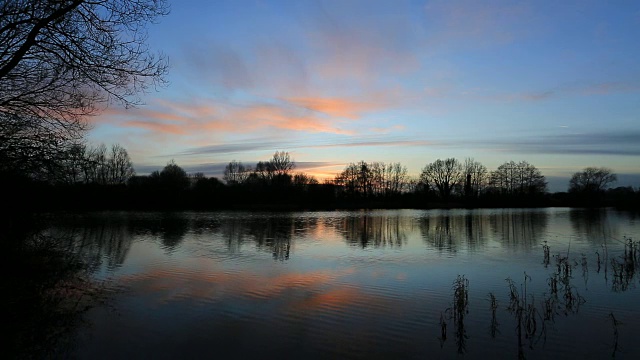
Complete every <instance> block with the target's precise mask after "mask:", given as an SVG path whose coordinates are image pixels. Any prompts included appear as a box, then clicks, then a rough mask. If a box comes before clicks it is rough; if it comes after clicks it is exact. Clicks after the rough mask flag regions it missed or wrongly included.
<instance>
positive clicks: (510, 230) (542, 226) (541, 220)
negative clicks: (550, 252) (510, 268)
mask: <svg viewBox="0 0 640 360" xmlns="http://www.w3.org/2000/svg"><path fill="white" fill-rule="evenodd" d="M548 221H549V214H548V213H547V212H546V211H544V210H542V211H537V210H504V211H501V212H498V213H496V214H495V215H492V216H491V217H490V220H489V222H490V224H491V229H492V231H493V232H494V234H495V236H496V237H497V238H499V239H501V241H502V243H503V245H506V246H508V247H511V248H519V249H531V248H532V247H534V246H538V245H539V244H540V243H541V242H542V240H541V239H542V237H543V235H544V234H545V233H546V231H547V223H548Z"/></svg>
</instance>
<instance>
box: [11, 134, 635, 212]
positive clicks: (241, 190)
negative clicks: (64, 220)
mask: <svg viewBox="0 0 640 360" xmlns="http://www.w3.org/2000/svg"><path fill="white" fill-rule="evenodd" d="M55 168H56V169H57V171H56V172H55V173H50V172H47V174H48V176H47V177H44V178H43V177H39V176H34V177H29V176H25V177H24V178H23V179H28V181H27V182H23V184H31V185H30V189H28V188H23V191H25V192H27V191H28V192H31V193H32V194H39V195H38V196H37V199H32V201H31V203H34V202H35V203H40V204H42V203H43V201H42V200H43V199H48V201H46V203H48V204H49V205H43V206H44V207H45V208H56V207H60V208H79V209H101V208H105V209H112V208H119V209H189V208H191V209H313V208H320V209H333V208H362V207H377V208H399V207H410V208H432V207H504V206H508V207H529V206H605V205H620V206H627V207H633V206H634V200H637V199H638V196H639V195H640V189H638V190H635V189H633V188H620V187H619V188H615V189H610V187H611V185H612V184H613V183H615V181H616V175H615V174H614V173H613V172H612V171H611V170H610V169H606V168H594V167H589V168H585V169H584V170H582V171H579V172H576V173H575V174H573V176H572V177H571V179H570V181H569V184H568V190H567V192H562V193H555V194H551V193H549V192H548V187H547V181H546V178H545V176H544V175H543V174H542V173H541V171H540V170H539V169H538V168H536V167H535V166H534V165H532V164H530V163H528V162H527V161H519V162H515V161H508V162H505V163H503V164H501V165H500V166H498V167H497V168H496V169H495V170H493V171H489V170H488V169H487V167H486V166H485V165H483V164H481V163H480V162H478V161H477V160H475V159H472V158H467V159H465V160H464V161H459V160H458V159H455V158H447V159H437V160H435V161H433V162H431V163H428V164H426V165H425V166H424V167H423V168H422V171H421V172H420V174H419V175H418V176H410V175H409V172H408V170H407V167H406V166H404V165H403V164H402V163H400V162H395V163H384V162H366V161H360V162H357V163H349V164H347V165H346V166H345V167H344V169H343V170H342V171H341V172H340V173H338V174H336V175H335V176H334V177H333V178H330V179H325V180H323V181H322V182H321V181H319V180H318V179H317V178H316V177H314V176H313V175H310V174H307V173H304V172H300V171H296V163H295V161H294V160H293V159H292V158H291V155H290V154H289V153H288V152H285V151H276V152H275V153H274V154H273V156H272V157H271V158H270V159H268V160H265V161H259V162H257V163H256V164H255V165H253V166H250V165H245V164H244V163H243V162H241V161H237V160H232V161H230V162H229V163H228V164H227V165H226V166H225V169H224V174H223V176H222V179H218V178H216V177H207V176H205V175H204V174H203V173H192V174H189V173H187V172H186V171H185V170H184V169H183V168H182V167H181V166H179V165H178V164H177V163H176V162H175V161H173V160H171V161H170V162H169V163H167V165H166V166H164V167H163V168H162V169H158V170H156V171H154V172H152V173H151V174H149V175H136V174H135V171H134V168H133V164H132V162H131V159H130V158H129V155H128V153H127V150H126V149H125V148H124V147H123V146H121V145H119V144H114V145H112V146H110V147H107V146H106V145H104V144H100V145H97V146H85V145H83V146H75V147H73V148H72V149H71V154H70V155H69V156H67V157H65V158H64V160H63V161H61V162H60V163H59V164H57V165H56V166H55ZM33 189H39V191H33ZM53 204H55V205H53Z"/></svg>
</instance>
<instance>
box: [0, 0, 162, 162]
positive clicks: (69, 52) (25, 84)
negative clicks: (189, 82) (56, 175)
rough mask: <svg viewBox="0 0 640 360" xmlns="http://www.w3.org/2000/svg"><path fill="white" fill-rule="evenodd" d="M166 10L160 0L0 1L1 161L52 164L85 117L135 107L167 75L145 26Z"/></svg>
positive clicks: (83, 125)
mask: <svg viewBox="0 0 640 360" xmlns="http://www.w3.org/2000/svg"><path fill="white" fill-rule="evenodd" d="M167 12H168V7H167V5H166V2H165V1H164V0H91V1H89V0H12V1H2V2H0V124H2V125H0V140H2V143H3V146H2V147H0V157H2V158H0V160H15V161H20V162H22V163H29V162H31V163H34V164H35V165H34V166H36V167H37V166H40V165H41V164H39V163H38V161H39V162H45V163H47V162H50V161H53V160H56V158H57V157H60V156H63V155H64V154H66V149H67V148H69V147H71V146H73V144H75V143H78V142H79V141H80V139H81V138H82V136H83V135H84V131H85V130H86V122H85V116H87V115H92V114H95V113H97V112H98V110H100V108H102V107H104V106H106V105H108V104H109V103H111V102H116V103H120V104H121V105H124V106H125V107H128V106H131V105H135V104H139V103H140V102H141V100H140V98H139V95H140V93H142V92H144V91H145V90H147V89H148V88H149V86H152V85H158V84H161V83H162V78H163V76H164V74H165V73H166V70H167V63H166V61H165V59H164V58H163V57H162V56H158V55H154V54H152V53H150V52H149V49H148V47H147V46H146V39H147V34H146V28H145V25H146V24H147V23H150V22H153V21H155V19H157V18H158V17H159V16H162V15H165V14H166V13H167ZM25 149H28V151H27V150H25ZM13 164H15V162H14V163H13ZM45 165H46V164H45ZM8 166H12V165H11V164H9V165H8Z"/></svg>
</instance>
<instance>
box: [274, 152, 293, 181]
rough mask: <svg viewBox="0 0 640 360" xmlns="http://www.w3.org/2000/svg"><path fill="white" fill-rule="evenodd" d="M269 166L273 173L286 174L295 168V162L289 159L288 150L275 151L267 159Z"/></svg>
mask: <svg viewBox="0 0 640 360" xmlns="http://www.w3.org/2000/svg"><path fill="white" fill-rule="evenodd" d="M269 167H270V170H271V172H272V173H273V174H275V175H288V174H289V173H290V172H291V171H292V170H293V169H295V167H296V164H295V163H294V162H293V160H291V157H290V156H289V153H288V152H284V151H276V152H275V154H273V157H272V158H271V160H270V161H269Z"/></svg>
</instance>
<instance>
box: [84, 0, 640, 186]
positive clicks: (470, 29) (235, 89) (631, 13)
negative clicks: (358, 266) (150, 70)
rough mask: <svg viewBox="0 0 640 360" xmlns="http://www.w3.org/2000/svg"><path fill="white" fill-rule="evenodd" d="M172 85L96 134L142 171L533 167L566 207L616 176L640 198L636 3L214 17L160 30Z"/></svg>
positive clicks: (202, 13)
mask: <svg viewBox="0 0 640 360" xmlns="http://www.w3.org/2000/svg"><path fill="white" fill-rule="evenodd" d="M149 45H150V47H151V48H152V49H154V50H157V51H161V52H162V53H164V54H165V55H166V56H168V58H169V62H170V66H171V68H170V74H169V76H168V78H167V80H168V82H169V83H168V85H167V86H166V87H164V88H159V89H158V91H157V92H156V91H152V92H150V93H148V94H146V95H144V97H143V98H144V102H145V104H144V105H142V106H139V107H138V108H135V109H127V110H125V109H121V108H118V107H117V106H112V107H110V108H108V109H107V110H106V111H104V112H103V113H102V114H101V115H100V116H98V117H95V118H93V119H91V122H92V123H93V129H92V130H91V132H90V136H89V138H90V141H91V142H92V143H100V142H104V143H106V144H112V143H120V144H121V145H123V146H125V147H126V148H127V150H128V151H129V154H130V155H131V157H132V160H133V162H134V165H135V168H136V171H137V172H138V173H139V174H147V173H149V172H151V171H153V170H158V169H161V168H162V167H163V166H164V165H165V164H166V163H167V162H168V161H170V160H171V159H174V160H175V161H176V163H178V164H179V165H180V166H182V167H183V168H185V170H187V171H188V172H196V171H201V172H204V173H205V174H207V175H210V176H218V177H221V176H222V170H223V168H224V166H225V164H227V163H228V162H229V161H231V160H238V161H242V162H243V163H245V164H246V165H254V164H255V163H256V162H257V161H260V160H268V159H269V158H270V157H271V155H272V154H273V153H274V152H275V151H276V150H283V151H288V152H289V153H290V154H291V155H292V157H293V159H294V160H295V161H296V163H297V164H298V169H297V170H299V171H304V172H307V173H310V174H314V175H316V176H318V177H319V178H321V179H322V178H325V177H333V175H334V174H335V173H338V172H340V171H341V170H342V169H343V168H344V166H345V165H346V164H347V163H349V162H357V161H360V160H365V161H384V162H401V163H402V164H404V165H406V166H407V168H408V170H409V172H410V173H411V174H413V175H417V174H419V172H420V171H421V169H422V168H423V167H424V165H425V164H427V163H430V162H432V161H434V160H436V159H438V158H447V157H456V158H458V159H459V160H464V158H466V157H473V158H475V159H476V160H478V161H480V162H482V163H483V164H484V165H485V166H487V168H488V169H489V170H493V169H495V168H496V167H497V166H498V165H500V164H502V163H503V162H505V161H510V160H514V161H520V160H526V161H528V162H530V163H531V164H533V165H535V166H536V167H538V168H539V169H540V170H541V171H542V173H543V174H544V175H546V176H547V178H548V180H549V183H550V190H552V191H562V190H566V186H567V181H568V177H569V176H570V174H571V173H573V172H575V171H577V170H579V169H581V168H584V167H586V166H607V167H610V168H612V169H613V170H614V172H616V173H617V174H618V175H619V181H618V184H617V185H620V186H626V185H633V186H640V2H639V1H634V0H630V1H615V2H612V1H588V0H580V1H569V0H568V1H564V0H563V1H539V0H536V1H475V0H474V1H390V0H389V1H371V0H369V1H351V0H342V1H294V0H288V1H266V0H264V1H260V0H249V1H239V0H238V1H207V0H182V1H173V2H172V3H171V13H170V14H169V15H168V16H166V17H164V18H162V19H160V22H159V23H158V24H155V25H152V26H150V28H149Z"/></svg>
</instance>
